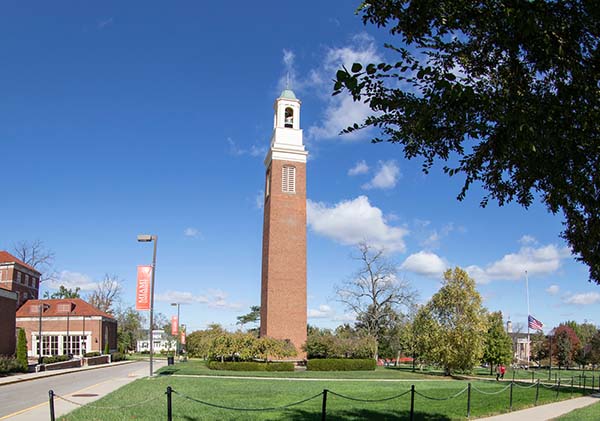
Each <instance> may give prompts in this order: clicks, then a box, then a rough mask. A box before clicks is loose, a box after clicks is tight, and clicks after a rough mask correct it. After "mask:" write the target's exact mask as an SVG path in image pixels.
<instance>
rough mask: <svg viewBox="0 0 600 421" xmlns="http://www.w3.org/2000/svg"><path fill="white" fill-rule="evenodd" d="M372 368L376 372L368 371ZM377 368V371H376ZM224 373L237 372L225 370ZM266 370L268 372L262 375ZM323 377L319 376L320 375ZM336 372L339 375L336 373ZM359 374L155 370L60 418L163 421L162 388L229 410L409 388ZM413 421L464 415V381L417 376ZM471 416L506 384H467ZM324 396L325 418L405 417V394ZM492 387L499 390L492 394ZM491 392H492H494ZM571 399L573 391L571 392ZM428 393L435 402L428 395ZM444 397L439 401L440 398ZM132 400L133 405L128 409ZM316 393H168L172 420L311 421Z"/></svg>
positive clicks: (550, 395) (247, 402)
mask: <svg viewBox="0 0 600 421" xmlns="http://www.w3.org/2000/svg"><path fill="white" fill-rule="evenodd" d="M376 373H377V372H376ZM382 373H383V371H382ZM228 374H230V375H237V374H238V373H233V372H228ZM270 374H272V373H270ZM320 374H324V373H320ZM336 374H337V375H338V377H342V376H344V377H345V375H346V373H336ZM364 380H365V379H362V381H361V380H360V379H356V380H347V381H342V382H339V381H332V380H305V381H299V380H296V381H293V380H288V381H286V380H269V379H264V380H256V379H224V378H217V377H215V378H189V377H177V376H169V375H159V376H157V377H155V378H152V379H149V378H145V379H140V380H136V381H135V382H133V383H130V384H128V385H126V386H124V387H122V388H121V389H119V390H117V391H115V392H113V393H111V394H109V395H108V396H106V397H104V398H102V399H100V400H98V401H96V402H94V403H93V404H91V405H88V406H85V407H83V408H80V409H77V410H75V411H74V412H72V413H70V414H68V415H67V416H64V417H62V418H61V419H62V420H69V421H71V420H73V421H76V420H117V421H118V420H131V419H144V420H164V419H166V411H167V410H166V396H165V390H166V387H167V386H171V387H172V388H173V389H174V390H175V391H176V392H178V393H180V394H182V395H186V396H188V397H191V398H194V399H197V400H201V401H204V402H207V403H211V404H213V405H221V406H228V407H237V408H246V409H249V408H254V409H258V408H266V407H280V406H284V405H289V404H291V403H294V402H298V401H301V400H303V399H306V398H309V397H311V396H315V395H318V394H320V393H321V392H323V389H328V390H330V391H331V392H334V393H336V394H340V395H344V396H346V397H348V398H353V399H363V400H365V399H366V400H380V399H385V398H391V397H394V396H397V395H399V394H401V393H405V392H409V391H410V386H411V382H389V381H388V382H377V381H364ZM414 384H415V390H416V392H417V393H420V394H423V395H425V397H424V396H421V395H419V394H417V395H416V396H415V419H418V420H434V419H435V420H455V419H465V416H466V410H467V393H466V391H465V392H463V393H462V394H460V395H459V396H457V397H454V398H450V397H451V396H453V395H456V394H458V393H459V392H461V391H462V390H464V389H465V388H466V387H467V382H466V381H457V380H450V381H439V380H437V381H435V380H434V381H422V382H415V383H414ZM472 384H473V389H472V395H471V416H472V417H481V416H484V415H491V414H496V413H502V412H506V411H508V406H509V393H510V390H509V389H506V390H503V391H502V392H500V391H501V390H502V389H504V388H506V386H508V385H509V384H510V383H509V382H503V383H496V382H489V381H479V382H473V383H472ZM524 387H525V385H522V386H521V387H518V386H515V387H514V390H513V409H519V408H523V407H527V406H532V405H533V403H534V400H535V389H536V388H535V387H531V388H524ZM331 392H330V393H329V395H328V399H327V419H328V420H358V419H378V420H386V419H388V420H394V419H406V418H407V417H408V414H409V408H410V393H406V394H405V395H403V396H402V397H399V398H396V399H390V400H387V401H384V402H360V401H356V400H351V399H347V398H343V397H340V396H337V395H335V394H334V393H331ZM496 392H500V393H496ZM494 393H496V394H494ZM570 396H571V391H570V390H569V388H563V389H562V390H561V392H560V394H559V399H568V398H569V397H570ZM575 396H579V392H576V393H575ZM428 398H434V399H438V400H430V399H428ZM446 398H449V399H447V400H442V399H446ZM555 399H556V391H555V390H548V389H546V388H543V387H542V388H540V397H539V403H540V404H541V403H548V402H553V401H554V400H555ZM133 405H136V406H133ZM321 405H322V396H317V397H316V398H314V399H311V400H308V401H306V402H304V403H302V404H299V405H296V406H292V407H290V408H288V409H284V410H275V411H252V412H249V411H236V410H231V409H221V408H215V407H211V406H207V405H204V404H201V403H197V402H194V401H192V400H189V399H186V398H184V397H183V396H181V395H179V394H173V416H174V419H183V420H215V419H224V420H279V419H286V420H313V419H314V420H317V419H320V415H321Z"/></svg>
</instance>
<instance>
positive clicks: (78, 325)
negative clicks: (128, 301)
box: [17, 298, 117, 357]
mask: <svg viewBox="0 0 600 421" xmlns="http://www.w3.org/2000/svg"><path fill="white" fill-rule="evenodd" d="M17 327H21V328H23V329H25V332H26V334H27V353H28V355H29V356H30V357H36V356H38V355H39V354H40V352H39V349H38V339H39V337H40V330H41V338H42V349H41V355H42V356H44V355H65V354H72V355H83V354H85V353H86V352H103V351H104V349H105V346H106V344H108V349H109V350H110V351H116V350H117V321H116V320H115V318H114V317H113V316H111V315H110V314H108V313H105V312H103V311H100V310H98V309H97V308H96V307H94V306H92V305H91V304H89V303H87V302H86V301H83V300H82V299H80V298H64V299H58V300H29V301H27V302H26V303H25V304H24V305H23V306H21V308H19V310H18V311H17ZM40 327H41V329H40Z"/></svg>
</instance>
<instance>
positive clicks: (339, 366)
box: [306, 358, 376, 371]
mask: <svg viewBox="0 0 600 421" xmlns="http://www.w3.org/2000/svg"><path fill="white" fill-rule="evenodd" d="M375 367H376V362H375V360H374V359H373V358H368V359H350V358H328V359H313V360H308V363H307V364H306V369H307V370H309V371H367V370H375Z"/></svg>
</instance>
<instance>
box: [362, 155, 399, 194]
mask: <svg viewBox="0 0 600 421" xmlns="http://www.w3.org/2000/svg"><path fill="white" fill-rule="evenodd" d="M378 165H379V168H378V170H377V172H376V173H375V175H374V176H373V178H372V179H371V181H369V182H368V183H365V184H363V186H362V188H363V189H392V188H394V187H395V186H396V183H397V182H398V178H399V177H400V176H401V174H400V168H399V167H398V163H397V162H396V161H394V160H390V161H379V163H378Z"/></svg>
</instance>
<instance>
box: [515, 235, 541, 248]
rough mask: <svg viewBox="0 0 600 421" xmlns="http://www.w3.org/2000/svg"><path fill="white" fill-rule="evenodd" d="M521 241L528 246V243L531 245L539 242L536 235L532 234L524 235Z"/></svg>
mask: <svg viewBox="0 0 600 421" xmlns="http://www.w3.org/2000/svg"><path fill="white" fill-rule="evenodd" d="M519 243H521V244H522V245H524V246H527V245H531V244H537V240H536V239H535V237H532V236H531V235H524V236H522V237H521V239H520V240H519Z"/></svg>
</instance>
